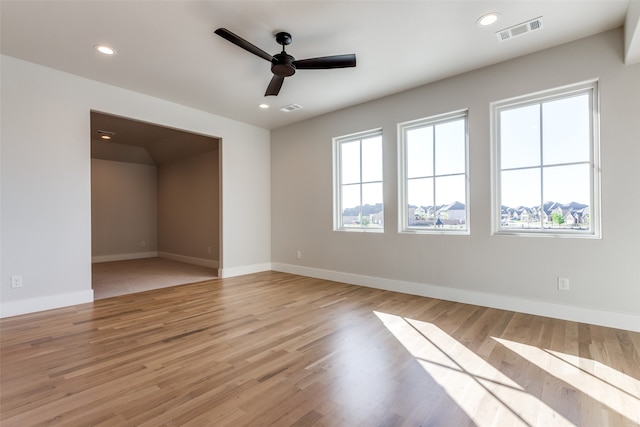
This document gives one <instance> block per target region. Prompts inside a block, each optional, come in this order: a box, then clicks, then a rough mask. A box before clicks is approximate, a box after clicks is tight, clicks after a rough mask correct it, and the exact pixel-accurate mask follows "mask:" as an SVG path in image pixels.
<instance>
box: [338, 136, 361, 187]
mask: <svg viewBox="0 0 640 427" xmlns="http://www.w3.org/2000/svg"><path fill="white" fill-rule="evenodd" d="M340 161H341V165H340V173H341V174H342V175H341V178H342V180H341V182H342V184H353V183H356V182H360V141H352V142H343V143H341V144H340Z"/></svg>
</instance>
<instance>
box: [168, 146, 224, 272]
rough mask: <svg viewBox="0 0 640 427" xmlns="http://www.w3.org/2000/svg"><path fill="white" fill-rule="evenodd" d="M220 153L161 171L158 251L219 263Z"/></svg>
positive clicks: (177, 164)
mask: <svg viewBox="0 0 640 427" xmlns="http://www.w3.org/2000/svg"><path fill="white" fill-rule="evenodd" d="M218 187H219V177H218V152H217V151H209V152H206V153H203V154H200V155H197V156H192V157H189V158H186V159H183V160H179V161H175V162H171V163H167V164H165V165H161V166H160V167H159V168H158V239H159V244H158V250H159V251H160V252H164V253H167V254H173V255H180V256H183V257H189V258H196V259H203V260H210V261H219V250H218V247H219V228H220V215H219V201H218V198H219V191H218Z"/></svg>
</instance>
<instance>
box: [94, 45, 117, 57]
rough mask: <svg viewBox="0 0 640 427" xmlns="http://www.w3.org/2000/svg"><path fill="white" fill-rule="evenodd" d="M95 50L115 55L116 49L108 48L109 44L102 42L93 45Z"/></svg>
mask: <svg viewBox="0 0 640 427" xmlns="http://www.w3.org/2000/svg"><path fill="white" fill-rule="evenodd" d="M93 48H94V49H95V50H97V51H98V52H100V53H103V54H105V55H115V53H116V51H115V49H113V48H110V47H109V46H106V45H103V44H97V45H95V46H94V47H93Z"/></svg>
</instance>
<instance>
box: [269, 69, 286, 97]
mask: <svg viewBox="0 0 640 427" xmlns="http://www.w3.org/2000/svg"><path fill="white" fill-rule="evenodd" d="M282 83H284V77H283V76H276V75H275V74H274V76H273V77H272V78H271V81H270V82H269V86H268V87H267V91H266V92H265V93H264V96H277V95H278V93H279V92H280V88H281V87H282Z"/></svg>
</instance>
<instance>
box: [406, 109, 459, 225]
mask: <svg viewBox="0 0 640 427" xmlns="http://www.w3.org/2000/svg"><path fill="white" fill-rule="evenodd" d="M398 133H399V146H400V155H399V158H400V161H401V162H402V163H401V166H400V174H401V179H400V182H401V190H400V194H401V201H400V218H401V220H400V230H401V231H404V232H438V233H440V232H446V233H456V232H458V233H464V234H468V232H469V229H468V226H467V224H468V215H469V212H468V209H467V206H468V203H467V177H468V174H467V145H468V144H467V111H466V110H464V111H457V112H454V113H449V114H444V115H440V116H436V117H430V118H426V119H421V120H416V121H412V122H407V123H401V124H399V125H398Z"/></svg>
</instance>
